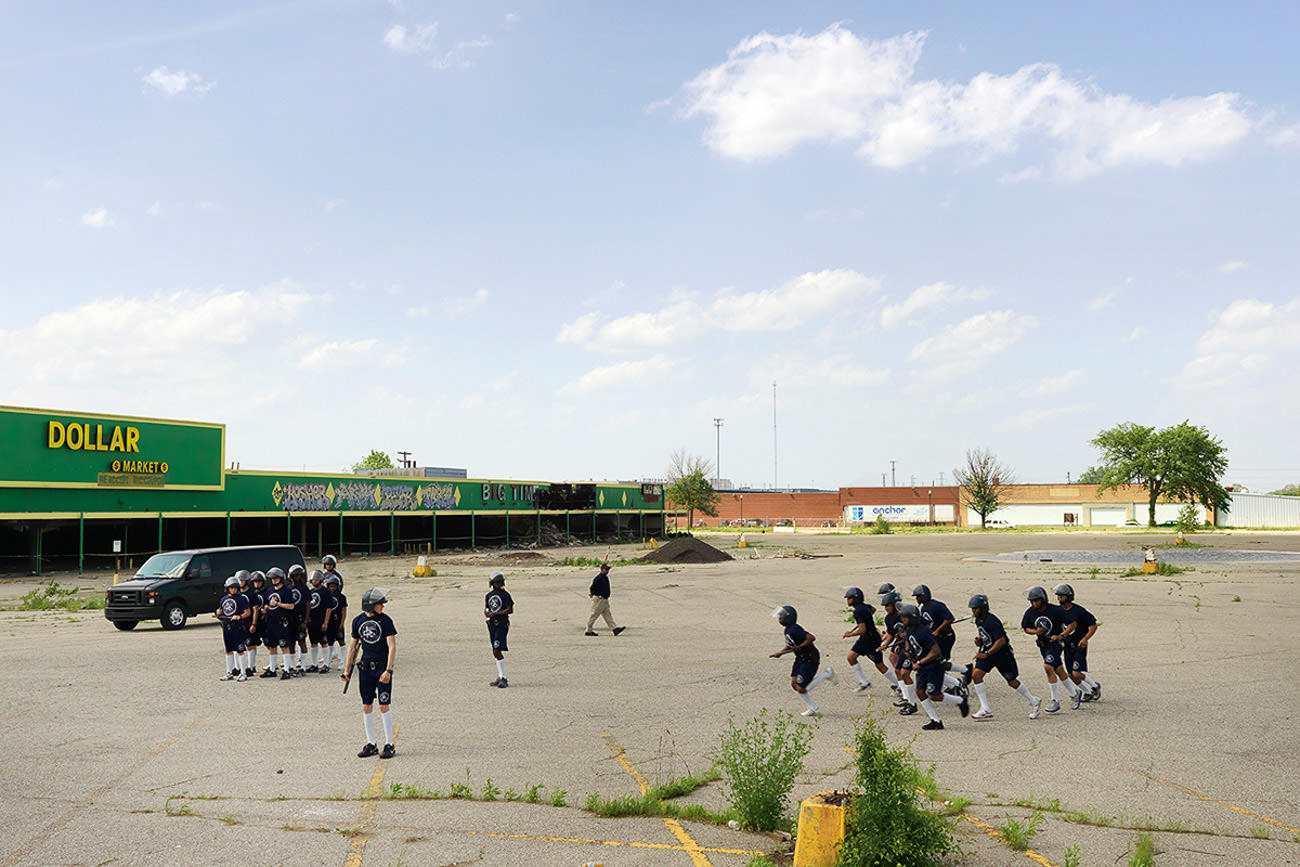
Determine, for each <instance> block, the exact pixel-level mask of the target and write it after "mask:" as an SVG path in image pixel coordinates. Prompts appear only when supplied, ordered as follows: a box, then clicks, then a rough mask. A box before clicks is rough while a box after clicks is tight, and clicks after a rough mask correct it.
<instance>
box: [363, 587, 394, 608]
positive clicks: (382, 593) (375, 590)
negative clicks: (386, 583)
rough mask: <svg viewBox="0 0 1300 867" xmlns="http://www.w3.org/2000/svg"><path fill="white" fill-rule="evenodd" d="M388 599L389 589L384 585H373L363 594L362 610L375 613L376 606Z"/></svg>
mask: <svg viewBox="0 0 1300 867" xmlns="http://www.w3.org/2000/svg"><path fill="white" fill-rule="evenodd" d="M387 601H388V591H387V590H385V589H384V588H383V587H371V588H370V589H369V590H367V591H366V592H365V593H362V594H361V610H362V611H364V612H366V613H367V614H374V613H375V606H376V605H382V604H384V603H385V602H387Z"/></svg>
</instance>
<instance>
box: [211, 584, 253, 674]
mask: <svg viewBox="0 0 1300 867" xmlns="http://www.w3.org/2000/svg"><path fill="white" fill-rule="evenodd" d="M216 616H217V619H218V620H220V621H221V635H222V638H223V639H225V645H226V674H225V676H224V677H222V678H221V679H222V680H238V681H245V680H248V675H247V674H245V673H244V668H245V667H246V664H247V662H248V660H247V659H246V657H245V654H246V653H247V652H248V644H247V641H248V630H247V626H246V624H247V623H248V599H247V598H246V597H245V596H244V594H242V593H240V592H239V579H238V578H236V577H235V576H233V575H232V576H230V577H229V578H227V579H226V595H225V596H223V597H221V604H220V605H218V606H217V611H216Z"/></svg>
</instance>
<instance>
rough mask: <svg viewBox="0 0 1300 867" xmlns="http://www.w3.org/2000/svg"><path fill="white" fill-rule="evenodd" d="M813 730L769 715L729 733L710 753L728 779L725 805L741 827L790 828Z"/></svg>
mask: <svg viewBox="0 0 1300 867" xmlns="http://www.w3.org/2000/svg"><path fill="white" fill-rule="evenodd" d="M812 736H813V729H812V726H809V725H806V724H805V723H797V722H795V720H794V717H793V716H791V714H790V713H789V712H787V711H777V712H776V713H774V714H770V715H769V713H768V709H767V708H763V709H762V710H761V711H760V712H759V714H758V716H757V717H755V718H754V719H752V720H749V721H748V722H746V723H744V724H743V725H740V726H737V725H736V721H735V718H734V717H730V716H729V717H728V718H727V730H726V731H725V732H723V733H722V735H721V737H720V739H719V744H718V746H717V747H716V748H715V749H714V751H713V753H712V754H711V758H712V759H713V761H714V762H715V763H716V765H717V767H718V769H719V770H720V771H721V772H722V776H723V777H724V778H725V780H726V793H727V800H728V801H729V802H730V804H731V808H732V810H734V811H735V813H736V817H737V821H738V822H739V823H740V825H741V827H742V828H746V829H749V830H754V831H776V830H778V829H780V828H783V827H785V826H787V825H789V824H790V821H789V819H788V817H787V816H786V809H787V807H788V805H789V801H790V792H791V790H793V789H794V782H795V778H796V777H798V776H799V774H800V773H801V772H802V771H803V760H804V756H806V755H808V752H809V751H810V750H811V749H812Z"/></svg>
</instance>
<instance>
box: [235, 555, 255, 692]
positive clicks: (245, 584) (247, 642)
mask: <svg viewBox="0 0 1300 867" xmlns="http://www.w3.org/2000/svg"><path fill="white" fill-rule="evenodd" d="M235 577H236V578H238V579H239V595H240V596H243V597H244V601H245V602H247V603H248V618H247V619H246V620H244V631H245V632H246V633H248V635H247V637H246V638H245V639H244V646H245V647H246V648H247V653H246V654H245V660H244V665H245V667H244V669H243V672H244V674H245V675H246V677H245V679H247V678H248V677H252V676H253V675H255V674H257V660H256V659H252V655H253V653H254V652H255V648H254V647H253V631H254V619H255V618H256V617H257V609H256V607H255V604H254V602H253V598H254V597H253V573H251V572H249V571H248V570H247V569H240V570H239V571H238V572H236V573H235Z"/></svg>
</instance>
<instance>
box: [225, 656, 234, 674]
mask: <svg viewBox="0 0 1300 867" xmlns="http://www.w3.org/2000/svg"><path fill="white" fill-rule="evenodd" d="M234 670H235V654H233V653H227V654H226V674H230V673H231V672H232V671H234Z"/></svg>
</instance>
